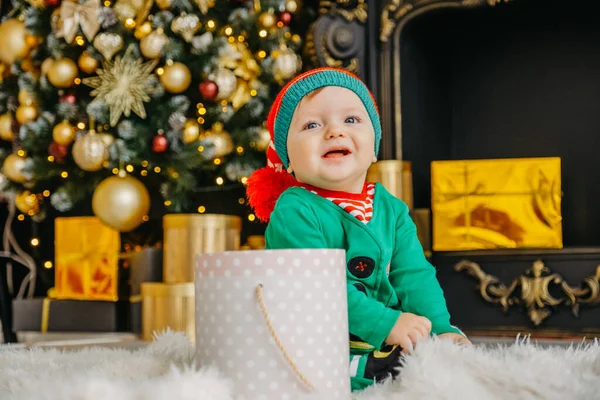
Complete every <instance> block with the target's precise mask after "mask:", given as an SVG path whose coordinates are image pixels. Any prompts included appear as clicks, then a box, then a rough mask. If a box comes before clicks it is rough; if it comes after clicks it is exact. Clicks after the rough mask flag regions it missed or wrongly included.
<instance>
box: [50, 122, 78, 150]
mask: <svg viewBox="0 0 600 400" xmlns="http://www.w3.org/2000/svg"><path fill="white" fill-rule="evenodd" d="M52 139H54V141H55V142H56V143H58V144H62V145H63V146H68V145H70V144H71V143H72V142H73V139H75V127H74V126H73V125H71V124H70V123H69V121H67V120H64V121H63V122H61V123H60V124H58V125H56V126H55V127H54V129H52Z"/></svg>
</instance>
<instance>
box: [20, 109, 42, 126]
mask: <svg viewBox="0 0 600 400" xmlns="http://www.w3.org/2000/svg"><path fill="white" fill-rule="evenodd" d="M37 117H38V109H37V107H35V106H32V105H29V106H26V105H21V106H19V107H17V121H19V123H20V124H21V125H23V124H26V123H28V122H31V121H35V120H36V118H37Z"/></svg>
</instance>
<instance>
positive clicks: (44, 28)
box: [0, 0, 302, 231]
mask: <svg viewBox="0 0 600 400" xmlns="http://www.w3.org/2000/svg"><path fill="white" fill-rule="evenodd" d="M13 6H14V8H13V10H12V11H11V12H10V13H9V14H8V15H7V16H6V17H5V18H4V19H3V21H2V24H1V25H0V38H2V44H1V45H0V81H1V82H0V138H1V139H3V141H2V148H1V153H0V161H1V162H2V174H3V176H0V178H1V180H2V182H1V183H2V184H3V186H4V189H3V190H4V191H12V192H14V193H17V195H16V200H15V201H16V205H17V208H18V209H19V210H20V211H21V212H22V213H23V214H25V215H29V216H31V217H32V218H34V219H38V220H41V219H43V217H44V214H45V211H47V210H48V209H49V208H52V209H54V210H57V211H59V212H66V211H69V210H70V209H72V208H73V207H74V206H75V205H76V204H77V203H80V202H82V201H91V202H92V206H93V210H94V213H95V214H96V215H98V216H99V217H100V218H101V219H103V220H104V221H105V222H106V223H107V224H109V225H111V226H113V227H115V228H117V229H119V230H121V231H129V230H131V229H134V228H135V227H137V226H139V224H140V223H141V222H142V221H143V220H145V219H147V218H148V216H147V214H148V211H149V208H150V196H149V194H153V195H155V194H156V195H158V193H160V201H162V204H160V206H161V207H163V206H164V207H166V210H167V212H175V213H176V212H192V211H197V207H198V206H197V204H195V203H194V191H195V190H197V189H198V188H202V187H212V186H215V187H216V186H220V185H227V184H232V183H237V184H243V183H245V180H246V179H247V177H248V176H249V175H250V173H251V172H252V171H253V170H255V169H256V168H259V167H262V166H264V163H265V155H264V152H265V151H266V148H267V147H268V145H269V133H268V131H267V130H266V127H265V125H264V121H265V120H266V114H267V112H268V108H269V106H270V104H271V102H272V101H273V99H274V97H275V94H276V92H277V91H278V90H279V88H280V87H281V86H282V85H283V84H285V83H286V81H287V80H289V79H291V78H292V77H293V76H294V75H295V74H296V73H297V72H299V70H300V68H301V60H300V57H299V56H298V53H300V48H301V46H302V39H301V37H300V35H298V34H297V33H295V32H296V30H295V24H296V23H299V22H298V21H300V20H301V18H300V16H301V11H302V6H301V2H300V0H270V1H267V0H262V1H259V0H247V1H242V0H237V1H236V0H156V1H152V0H145V1H140V0H116V1H114V0H102V2H101V0H80V1H71V0H27V1H25V0H14V2H13ZM154 205H155V204H154V203H153V206H154ZM120 206H122V207H125V208H127V215H121V216H120V217H118V218H113V217H111V216H110V215H111V210H113V211H114V210H115V209H118V208H119V207H120ZM198 211H200V212H202V210H198ZM22 217H23V218H24V216H22Z"/></svg>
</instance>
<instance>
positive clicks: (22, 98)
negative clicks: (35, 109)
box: [17, 89, 37, 106]
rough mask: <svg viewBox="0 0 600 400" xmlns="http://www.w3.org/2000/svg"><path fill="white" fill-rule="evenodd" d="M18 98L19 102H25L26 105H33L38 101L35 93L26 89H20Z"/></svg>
mask: <svg viewBox="0 0 600 400" xmlns="http://www.w3.org/2000/svg"><path fill="white" fill-rule="evenodd" d="M17 98H18V99H19V104H23V105H26V106H31V105H34V104H36V103H37V99H36V97H35V94H33V93H31V92H28V91H27V90H24V89H21V90H19V95H18V97H17Z"/></svg>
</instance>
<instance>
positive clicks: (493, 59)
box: [320, 0, 600, 336]
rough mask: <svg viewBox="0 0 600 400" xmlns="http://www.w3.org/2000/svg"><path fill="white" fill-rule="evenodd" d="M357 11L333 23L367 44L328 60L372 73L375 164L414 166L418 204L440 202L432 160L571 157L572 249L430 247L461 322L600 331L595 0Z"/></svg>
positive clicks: (599, 39) (396, 1) (428, 1)
mask: <svg viewBox="0 0 600 400" xmlns="http://www.w3.org/2000/svg"><path fill="white" fill-rule="evenodd" d="M321 3H323V4H325V3H328V4H332V3H335V2H333V1H322V2H321ZM354 3H356V2H352V1H350V2H349V1H341V0H338V1H337V8H338V9H339V8H342V7H346V8H347V9H351V8H352V7H353V4H354ZM358 3H360V4H363V5H364V4H365V3H368V6H369V9H368V19H367V20H366V21H365V22H364V23H361V21H357V20H352V19H348V18H345V17H344V15H343V14H341V13H340V14H339V15H337V16H335V15H328V16H327V18H328V19H329V20H332V19H333V20H334V19H335V18H337V19H338V23H337V25H338V27H337V28H336V29H338V30H339V29H340V28H339V25H340V24H342V25H343V24H346V25H347V29H348V31H351V32H353V33H354V35H364V36H365V40H364V42H365V43H367V46H366V47H365V49H364V51H363V53H361V54H358V55H357V54H353V55H352V59H353V60H354V62H352V63H350V62H349V61H350V57H348V58H347V59H345V60H344V59H339V60H333V61H332V62H335V63H337V66H351V65H359V66H363V68H362V70H360V69H359V70H356V71H355V72H358V73H359V74H360V75H361V76H362V77H363V78H365V79H366V80H367V82H368V84H369V85H370V86H371V87H372V88H373V89H374V91H375V92H376V96H377V97H378V99H379V103H380V108H381V114H382V123H383V128H384V139H383V141H384V142H383V144H382V152H381V154H380V157H382V158H384V159H396V160H408V161H411V162H412V171H413V186H414V205H415V208H418V209H429V208H430V207H431V183H430V182H431V181H430V163H431V162H432V161H434V160H460V159H488V158H521V157H561V160H562V161H561V168H562V173H561V175H562V190H563V199H562V215H563V242H564V248H563V249H560V250H542V249H539V250H536V249H529V250H489V251H467V252H433V254H432V257H431V259H432V263H433V264H434V265H435V266H436V268H437V269H438V277H439V280H440V283H441V284H442V287H443V289H444V291H445V293H446V298H447V301H448V307H449V309H450V312H451V315H452V317H453V322H454V323H456V324H457V325H459V326H461V328H464V329H465V330H467V331H471V332H474V331H477V332H480V333H493V334H497V333H498V332H507V333H509V334H514V333H515V332H530V333H532V334H534V335H550V336H560V335H573V334H586V335H589V334H596V333H598V332H600V323H598V322H597V321H600V307H595V306H596V305H598V303H599V302H600V281H599V279H600V223H598V221H600V207H598V206H597V204H598V199H600V157H599V156H598V153H599V151H598V150H597V147H598V146H594V145H593V144H592V140H593V139H594V138H600V25H598V23H597V15H599V11H600V3H599V2H589V1H578V2H568V3H567V2H565V1H560V0H512V1H509V2H506V1H501V0H404V1H402V0H388V1H383V2H376V1H359V2H358ZM351 11H352V10H350V14H351ZM326 12H328V11H326ZM346 15H348V13H346ZM344 19H346V20H345V21H344ZM340 21H342V22H340ZM323 25H327V24H321V26H320V32H321V33H320V34H321V35H322V36H327V26H325V27H324V26H323ZM332 25H333V24H332ZM323 32H325V33H323ZM346 33H347V32H346ZM330 34H331V35H335V32H334V31H333V30H331V32H330ZM346 36H347V35H346ZM333 42H335V41H333ZM330 53H333V52H332V51H330ZM338 53H339V52H338ZM324 59H325V58H321V60H324ZM356 59H358V62H356ZM373 59H376V60H377V62H375V63H374V62H373ZM330 61H331V60H330ZM328 64H330V63H329V62H328ZM373 65H376V68H375V70H374V68H373Z"/></svg>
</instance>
